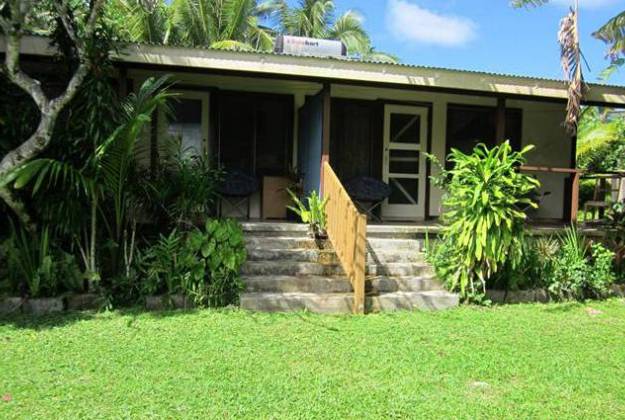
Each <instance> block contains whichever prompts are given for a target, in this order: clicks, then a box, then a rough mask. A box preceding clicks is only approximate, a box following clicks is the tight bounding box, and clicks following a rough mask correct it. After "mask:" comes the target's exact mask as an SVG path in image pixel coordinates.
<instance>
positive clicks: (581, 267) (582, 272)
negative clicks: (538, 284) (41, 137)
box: [545, 227, 615, 299]
mask: <svg viewBox="0 0 625 420" xmlns="http://www.w3.org/2000/svg"><path fill="white" fill-rule="evenodd" d="M559 242H560V250H559V252H558V253H557V254H556V255H555V257H554V258H553V261H552V264H553V266H552V267H553V270H552V273H551V274H552V275H551V276H549V277H547V278H545V282H546V284H547V290H548V291H549V293H550V294H551V295H552V297H554V298H556V299H584V298H601V297H605V296H607V294H608V293H609V287H610V286H611V285H612V283H613V282H614V279H615V275H614V268H613V267H614V253H613V252H612V251H610V250H608V249H607V248H606V247H605V246H604V245H602V244H601V243H599V242H595V243H592V244H589V243H588V241H587V240H586V239H585V238H584V237H583V236H582V235H581V234H580V233H579V232H578V231H577V230H576V229H575V228H573V227H571V228H568V229H567V230H566V231H565V233H564V234H563V235H560V236H559Z"/></svg>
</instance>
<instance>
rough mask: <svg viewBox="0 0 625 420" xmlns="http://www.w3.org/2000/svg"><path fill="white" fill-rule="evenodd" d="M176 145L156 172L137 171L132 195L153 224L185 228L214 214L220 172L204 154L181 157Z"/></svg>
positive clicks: (164, 156)
mask: <svg viewBox="0 0 625 420" xmlns="http://www.w3.org/2000/svg"><path fill="white" fill-rule="evenodd" d="M177 145H178V146H177V148H176V150H175V151H173V152H171V151H169V152H166V153H163V159H162V162H161V164H160V165H159V168H158V170H157V171H156V172H155V173H154V172H152V171H144V172H142V173H140V174H139V182H137V183H136V188H135V190H136V191H135V193H134V194H135V196H136V197H137V200H138V201H139V202H141V206H142V208H143V209H144V210H145V212H146V216H147V217H149V218H150V219H151V220H152V221H154V222H155V223H159V224H165V225H167V226H177V227H178V228H188V227H190V226H193V225H195V224H196V223H197V221H199V220H204V219H205V218H206V217H207V216H210V215H211V214H213V213H214V210H215V206H216V203H217V199H218V193H217V187H218V185H219V183H220V181H221V179H222V178H223V171H222V170H220V169H219V168H217V167H216V165H213V164H211V162H210V161H209V160H208V159H207V158H205V157H203V156H190V157H187V156H184V151H183V150H180V148H179V143H177Z"/></svg>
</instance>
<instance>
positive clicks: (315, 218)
mask: <svg viewBox="0 0 625 420" xmlns="http://www.w3.org/2000/svg"><path fill="white" fill-rule="evenodd" d="M287 192H288V193H289V195H290V196H291V199H292V200H293V203H294V206H287V208H288V209H289V210H291V211H292V212H294V213H295V214H297V215H298V216H299V218H300V219H301V220H302V222H304V223H307V224H308V233H309V235H310V236H311V237H313V238H315V239H327V238H328V232H327V231H326V227H327V216H326V206H327V205H328V199H327V198H325V199H321V197H319V195H318V194H317V191H314V190H313V191H312V192H311V193H310V194H309V195H308V197H306V198H305V200H306V201H307V203H308V205H305V204H304V203H303V202H302V200H300V199H299V198H298V197H297V195H295V193H294V192H293V191H291V190H289V189H287Z"/></svg>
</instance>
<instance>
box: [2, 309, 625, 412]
mask: <svg viewBox="0 0 625 420" xmlns="http://www.w3.org/2000/svg"><path fill="white" fill-rule="evenodd" d="M624 378H625V302H624V301H622V300H611V301H607V302H602V303H591V304H589V305H580V304H561V305H519V306H507V307H496V308H492V309H486V308H475V307H463V308H459V309H457V310H452V311H448V312H439V313H397V314H382V315H368V316H366V317H331V316H316V315H310V314H287V315H282V314H251V313H246V312H243V311H221V312H218V311H199V312H195V313H176V312H171V313H162V314H150V313H141V312H136V313H135V312H125V313H110V314H89V313H83V314H80V313H79V314H73V315H65V316H60V317H51V318H45V319H42V320H40V321H32V320H27V319H4V320H0V418H24V417H28V418H32V417H35V418H72V419H73V418H120V417H123V418H129V417H133V418H155V417H161V418H181V417H184V418H190V417H196V418H210V417H213V418H214V417H218V418H222V417H228V418H232V417H235V418H239V417H245V418H254V419H256V418H358V419H362V418H365V417H367V418H371V417H373V418H376V417H378V418H379V417H396V418H405V417H422V418H432V417H437V418H440V417H443V418H449V417H454V418H458V417H460V418H475V417H491V418H506V417H509V418H518V417H520V418H559V419H560V418H566V417H576V418H580V417H595V418H597V417H599V418H618V417H622V418H623V417H625V380H624ZM2 396H4V397H5V398H4V399H10V401H3V399H2Z"/></svg>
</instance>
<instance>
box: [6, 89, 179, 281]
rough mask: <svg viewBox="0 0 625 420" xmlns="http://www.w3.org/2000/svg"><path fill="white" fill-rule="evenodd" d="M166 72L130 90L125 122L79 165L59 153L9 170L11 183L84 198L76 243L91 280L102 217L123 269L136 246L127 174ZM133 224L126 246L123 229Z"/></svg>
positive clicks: (160, 101) (163, 97) (161, 99)
mask: <svg viewBox="0 0 625 420" xmlns="http://www.w3.org/2000/svg"><path fill="white" fill-rule="evenodd" d="M167 83H168V77H162V78H160V79H158V80H155V79H153V78H149V79H147V80H146V81H145V82H144V83H143V85H142V86H141V88H140V89H139V91H138V93H136V94H134V93H132V94H130V95H129V96H128V98H127V99H126V101H125V102H124V104H123V107H122V110H123V114H124V116H123V122H122V124H121V125H120V126H119V127H117V129H115V131H113V133H112V134H111V135H110V136H109V137H108V138H106V139H104V141H102V142H101V144H98V145H96V147H95V148H94V150H93V151H92V153H90V155H89V156H88V157H87V159H86V160H85V161H84V162H82V164H81V165H80V166H78V165H73V164H71V163H69V162H66V161H63V160H57V159H50V158H42V159H35V160H32V161H30V162H27V163H26V164H24V165H22V166H21V167H19V168H18V169H17V170H16V171H14V172H13V173H11V177H10V179H11V182H12V183H13V186H14V188H16V189H19V188H23V187H24V186H26V185H27V184H30V183H32V184H33V188H32V194H33V195H37V194H45V192H46V189H53V190H56V189H59V190H62V191H63V192H64V193H65V194H66V197H67V201H70V202H75V203H74V204H75V205H78V204H79V203H80V202H84V203H88V207H89V208H90V214H89V216H88V217H85V218H84V221H85V223H84V224H83V225H82V226H81V228H80V230H81V232H79V236H80V237H81V238H80V239H77V240H76V244H77V246H78V248H79V249H80V253H81V256H82V258H83V262H84V265H85V271H86V274H87V278H88V279H89V280H90V282H91V283H93V282H95V281H97V280H99V279H100V273H99V269H98V264H97V258H96V254H97V242H98V241H97V233H98V231H99V228H98V226H99V223H98V222H99V221H102V222H103V223H102V224H103V225H104V226H105V227H106V229H107V230H108V232H109V234H110V238H111V239H112V240H113V241H114V242H115V243H116V244H117V245H119V246H123V249H124V255H123V257H124V262H125V265H126V267H125V268H126V270H128V269H129V265H130V260H131V257H130V256H129V255H127V252H132V250H133V248H134V229H135V224H136V220H135V219H133V218H132V217H129V212H131V210H132V208H131V205H132V197H131V196H130V192H129V187H128V185H129V179H130V175H131V173H132V171H133V167H134V165H135V163H136V162H135V157H136V156H137V152H138V147H139V141H140V139H141V133H142V131H143V129H144V128H145V126H146V125H147V124H148V123H149V122H150V120H151V116H152V114H153V113H154V111H155V110H156V109H157V108H158V107H164V106H166V101H167V99H168V98H169V97H171V96H172V94H170V93H168V92H167V90H166V84H167ZM129 229H130V230H131V231H132V232H131V235H132V239H131V244H130V249H131V251H127V250H128V244H127V243H126V242H127V231H128V230H129Z"/></svg>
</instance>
